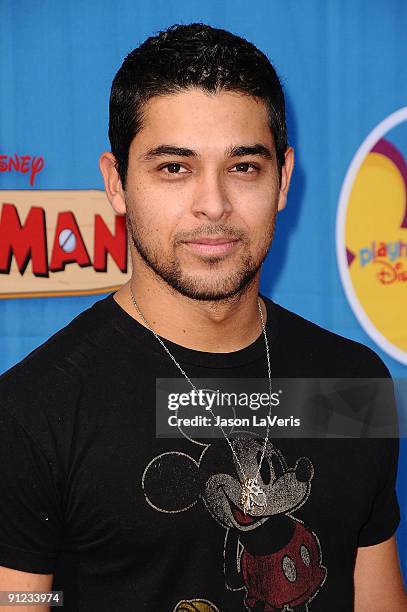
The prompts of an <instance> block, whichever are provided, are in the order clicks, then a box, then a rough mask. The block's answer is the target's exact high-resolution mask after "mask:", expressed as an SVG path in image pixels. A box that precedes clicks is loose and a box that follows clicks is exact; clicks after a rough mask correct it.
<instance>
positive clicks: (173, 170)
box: [159, 162, 188, 174]
mask: <svg viewBox="0 0 407 612" xmlns="http://www.w3.org/2000/svg"><path fill="white" fill-rule="evenodd" d="M165 168H168V172H164V174H186V172H188V171H186V172H178V170H179V169H180V168H183V166H181V164H179V163H177V162H171V163H170V164H165V166H161V168H159V170H164V169H165Z"/></svg>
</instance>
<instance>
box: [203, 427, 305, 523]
mask: <svg viewBox="0 0 407 612" xmlns="http://www.w3.org/2000/svg"><path fill="white" fill-rule="evenodd" d="M232 443H233V449H234V451H235V453H236V456H237V458H238V460H239V462H238V461H237V460H236V459H235V457H234V456H233V455H232V454H231V451H230V454H231V456H232V457H233V469H229V470H219V471H217V472H216V473H212V474H211V475H209V474H208V475H207V476H208V477H207V479H206V482H205V486H204V490H203V491H202V493H201V494H202V498H203V501H204V502H205V505H206V507H207V508H208V510H209V512H210V513H211V515H212V516H213V517H214V518H215V519H216V520H217V521H218V522H219V523H221V524H222V525H224V526H225V527H234V528H235V529H239V530H240V531H249V530H252V529H255V528H256V527H258V526H259V525H261V524H263V523H264V522H265V521H266V520H267V519H268V518H269V517H270V516H272V515H275V514H281V513H285V512H288V511H292V510H294V509H296V508H298V507H299V506H301V505H302V504H303V503H304V502H305V500H306V499H307V497H308V495H309V490H310V481H311V479H312V476H313V467H312V463H311V462H310V461H309V459H307V458H305V457H302V458H300V459H299V460H298V461H297V463H296V465H295V468H294V469H288V467H287V464H286V462H285V460H284V457H283V455H282V454H281V452H280V451H279V450H278V449H277V448H275V447H274V446H273V444H272V443H271V442H270V441H269V442H268V443H267V446H266V449H265V453H264V457H263V460H261V459H262V455H263V447H264V441H263V440H262V439H257V438H254V437H253V436H252V435H250V436H249V435H247V434H244V433H243V432H242V433H240V434H237V435H235V436H233V437H232ZM211 454H212V453H211V451H210V450H209V449H208V450H207V451H206V452H205V453H204V455H203V457H202V459H201V464H204V463H207V464H210V463H211V460H210V455H211ZM239 464H240V465H239ZM240 466H242V467H243V469H244V474H242V469H241V467H240ZM203 471H204V468H203ZM245 478H256V480H257V485H258V486H259V488H260V490H261V491H262V493H261V494H260V495H258V496H254V498H253V499H254V504H253V508H252V509H251V510H250V511H249V513H247V514H245V513H244V512H243V506H242V488H243V482H244V480H245Z"/></svg>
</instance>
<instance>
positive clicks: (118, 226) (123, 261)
mask: <svg viewBox="0 0 407 612" xmlns="http://www.w3.org/2000/svg"><path fill="white" fill-rule="evenodd" d="M108 253H110V255H111V256H112V257H113V259H114V261H115V262H116V264H117V266H118V268H119V269H120V270H121V271H122V272H127V233H126V220H125V217H124V216H120V215H116V218H115V234H114V235H113V234H111V233H110V230H109V228H108V227H107V225H106V224H105V222H104V221H103V219H102V217H101V215H95V240H94V257H93V267H94V268H95V270H96V272H106V270H107V254H108Z"/></svg>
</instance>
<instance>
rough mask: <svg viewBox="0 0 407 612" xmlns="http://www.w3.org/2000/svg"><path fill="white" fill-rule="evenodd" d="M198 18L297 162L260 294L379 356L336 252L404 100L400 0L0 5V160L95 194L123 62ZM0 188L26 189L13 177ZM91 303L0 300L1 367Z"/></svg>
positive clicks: (403, 462) (406, 490)
mask: <svg viewBox="0 0 407 612" xmlns="http://www.w3.org/2000/svg"><path fill="white" fill-rule="evenodd" d="M191 21H204V22H207V23H209V24H211V25H213V26H216V27H222V28H225V29H228V30H230V31H232V32H234V33H236V34H239V35H241V36H243V37H245V38H247V39H248V40H250V41H252V42H254V44H256V45H257V46H258V47H259V48H260V49H262V50H263V51H264V52H265V53H266V54H267V55H268V56H269V58H270V59H271V60H272V62H273V63H274V64H275V66H276V68H277V70H278V72H279V74H280V75H281V77H282V81H283V84H284V87H285V91H286V96H287V107H288V108H287V112H288V124H289V138H290V143H291V144H292V145H293V146H294V148H295V152H296V168H295V173H294V178H293V184H292V189H291V192H290V195H289V200H288V205H287V208H286V209H285V211H283V212H282V213H281V214H280V215H279V218H278V223H277V231H276V237H275V241H274V244H273V248H272V251H271V254H270V256H269V258H268V260H267V262H266V265H265V267H264V271H263V276H262V291H263V292H265V293H266V294H267V295H269V296H270V297H272V298H273V299H274V300H275V301H277V302H279V303H281V304H282V305H284V306H285V307H287V308H289V309H291V310H293V311H295V312H297V313H299V314H301V315H302V316H304V317H306V318H308V319H311V320H313V321H315V322H316V323H318V324H320V325H322V326H324V327H326V328H328V329H330V330H332V331H334V332H337V333H340V334H341V335H344V336H347V337H349V338H353V339H355V340H357V341H360V342H362V343H364V344H366V345H368V346H370V347H371V348H373V349H374V350H376V351H377V352H378V353H379V354H380V356H381V357H382V358H383V360H384V361H385V363H386V364H387V366H388V367H389V369H390V371H391V373H392V375H393V376H394V377H403V378H405V377H406V374H407V368H406V366H405V365H402V364H401V363H400V362H398V361H395V360H394V359H392V358H391V357H389V355H387V354H386V353H384V352H383V351H382V350H381V349H380V348H379V347H378V346H377V345H376V344H375V342H374V341H373V340H372V339H371V338H370V337H369V336H368V335H367V334H366V332H365V331H364V330H363V328H362V327H361V326H360V324H359V323H358V320H357V319H356V317H355V315H354V314H353V312H352V310H351V308H350V306H349V304H348V301H347V299H346V296H345V293H344V290H343V287H342V284H341V280H340V276H339V273H338V267H337V263H336V253H335V223H336V213H337V207H338V198H339V193H340V189H341V185H342V183H343V180H344V176H345V174H346V171H347V169H348V167H349V164H350V162H351V160H352V158H353V156H354V154H355V152H356V150H357V149H358V147H359V145H360V144H361V142H362V141H363V140H364V139H365V137H366V136H367V134H368V133H369V132H370V131H371V130H372V129H373V128H374V127H375V126H376V125H377V124H378V123H379V122H380V121H382V120H383V119H384V118H385V117H386V116H388V115H389V114H390V113H392V112H393V111H395V110H396V109H399V108H401V107H402V106H404V105H406V104H407V102H406V100H407V61H406V51H407V42H406V41H407V37H406V23H407V3H406V2H405V1H404V0H356V1H355V0H331V1H330V2H326V1H324V0H319V1H318V0H307V1H306V2H299V1H298V0H257V2H247V0H244V1H243V0H222V2H217V1H216V0H212V1H208V0H207V1H206V2H202V1H199V2H198V1H197V0H182V1H179V2H177V3H171V2H168V0H149V2H141V1H139V0H120V2H117V1H111V0H93V1H92V0H87V1H82V0H61V1H59V2H55V1H53V0H42V1H41V0H19V2H13V0H0V92H1V99H0V155H1V154H3V153H4V154H12V153H14V152H21V153H23V152H27V154H30V153H31V154H37V153H40V154H41V155H43V156H44V158H45V159H46V167H45V168H44V170H43V171H42V172H41V173H39V174H38V176H37V177H36V181H35V186H34V187H33V189H102V188H103V185H102V180H101V176H100V174H99V169H98V163H97V162H98V156H99V154H100V152H101V151H102V150H104V149H107V148H109V143H108V139H107V125H108V99H109V93H110V85H111V81H112V78H113V76H114V74H115V72H116V70H117V69H118V67H119V65H120V64H121V62H122V60H123V58H124V56H125V55H126V54H127V53H128V52H129V51H130V50H131V49H133V48H134V47H135V46H137V45H138V44H139V43H140V42H142V41H143V40H144V39H145V38H146V37H147V36H149V35H151V34H153V33H155V32H157V31H158V30H160V29H162V28H165V27H167V26H169V25H171V24H173V23H189V22H191ZM0 189H27V180H26V177H24V176H23V175H21V174H18V173H10V172H7V173H2V174H0ZM0 195H1V192H0ZM100 297H102V296H82V297H57V298H31V299H3V300H0V336H1V338H0V341H1V353H0V369H1V371H4V370H6V369H7V368H9V367H10V366H11V365H12V364H14V363H16V362H17V361H19V360H20V359H21V358H22V357H23V356H25V355H26V354H27V353H28V352H29V351H31V350H32V349H33V348H35V347H36V346H38V345H39V344H40V343H42V342H43V341H45V340H46V339H47V338H48V337H49V336H50V335H51V334H52V333H54V332H55V331H56V330H58V329H59V328H60V327H62V326H63V325H65V324H66V323H67V322H68V321H70V320H71V319H72V318H73V317H74V316H75V315H76V314H77V313H79V312H80V311H82V310H84V309H85V308H87V307H88V306H90V305H91V304H92V303H93V302H94V301H96V300H98V299H100ZM406 471H407V445H406V441H405V440H402V442H401V455H400V466H399V476H398V493H399V499H400V504H401V510H402V523H401V526H400V527H399V529H398V533H397V537H398V542H399V549H400V555H401V560H402V566H403V571H404V574H405V575H407V527H406V515H407V487H406V478H405V476H406Z"/></svg>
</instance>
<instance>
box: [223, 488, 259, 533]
mask: <svg viewBox="0 0 407 612" xmlns="http://www.w3.org/2000/svg"><path fill="white" fill-rule="evenodd" d="M222 490H223V493H224V495H225V497H226V499H227V500H228V502H229V506H230V509H231V511H232V515H233V518H234V519H235V521H236V523H237V524H238V525H241V526H242V527H246V526H247V525H253V524H254V523H258V522H259V520H260V519H262V518H263V517H262V516H251V515H250V514H245V513H244V512H243V511H242V510H240V508H238V507H237V506H236V504H234V503H233V502H232V500H231V499H230V497H229V496H228V495H227V493H226V491H225V489H224V488H223V487H222Z"/></svg>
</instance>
